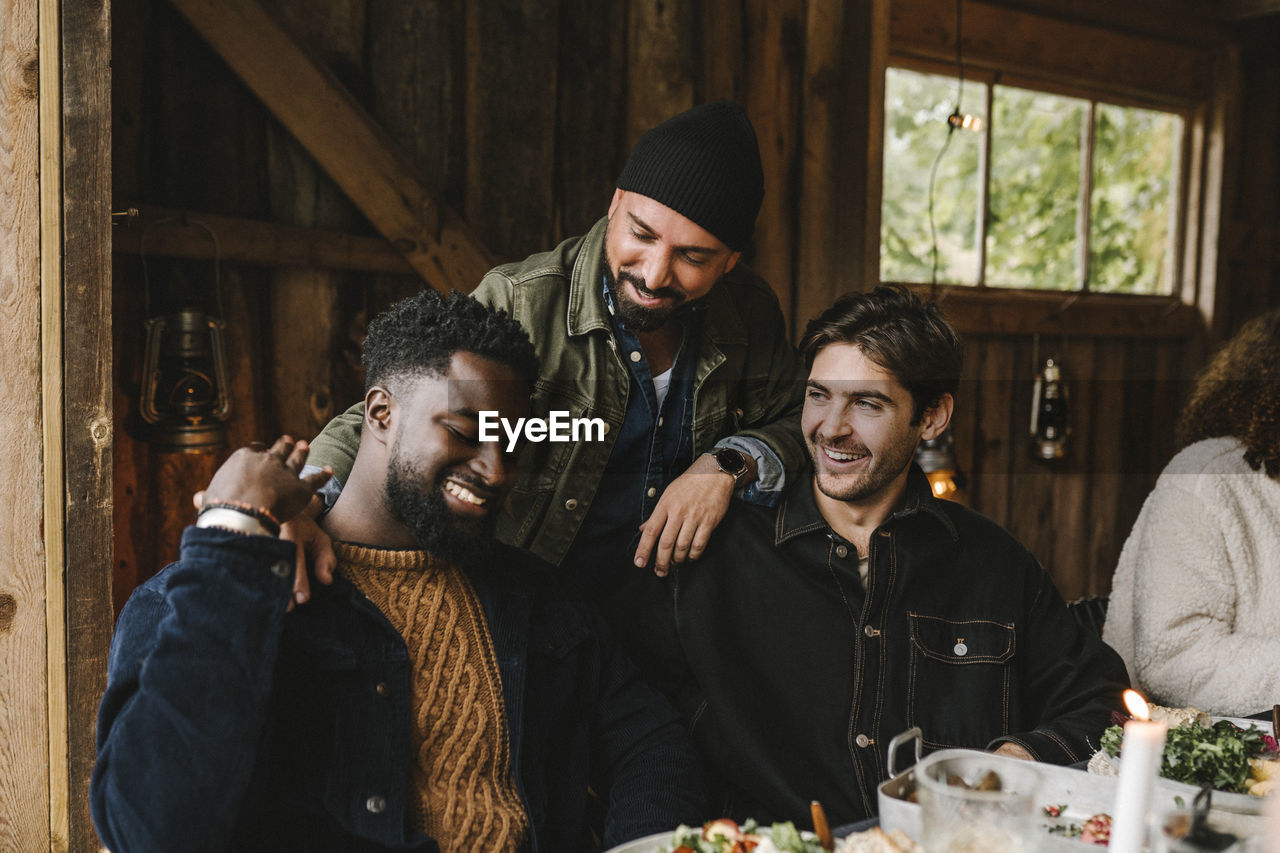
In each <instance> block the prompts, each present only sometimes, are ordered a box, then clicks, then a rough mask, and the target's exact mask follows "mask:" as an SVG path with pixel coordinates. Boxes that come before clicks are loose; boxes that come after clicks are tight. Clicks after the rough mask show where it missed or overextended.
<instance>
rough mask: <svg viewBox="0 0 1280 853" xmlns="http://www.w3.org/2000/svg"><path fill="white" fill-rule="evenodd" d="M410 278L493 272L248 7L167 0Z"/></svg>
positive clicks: (250, 2)
mask: <svg viewBox="0 0 1280 853" xmlns="http://www.w3.org/2000/svg"><path fill="white" fill-rule="evenodd" d="M171 2H172V3H173V5H174V6H175V7H176V8H177V9H178V10H179V11H180V12H181V13H182V14H183V15H185V16H186V18H187V20H189V21H190V22H191V24H192V25H193V26H194V27H195V28H196V30H197V31H199V32H200V34H201V35H202V36H203V37H204V38H205V39H206V40H207V41H208V42H209V44H210V45H211V46H212V47H213V49H214V50H215V51H216V52H217V53H218V55H219V56H221V57H222V58H223V59H224V60H225V61H226V63H227V64H228V65H229V66H230V67H231V68H232V70H234V71H235V72H236V74H238V75H239V76H240V79H242V80H243V81H244V83H245V85H247V86H248V87H249V89H250V90H252V91H253V93H254V94H255V95H257V96H258V98H260V99H261V100H262V102H263V104H264V105H265V106H266V107H267V109H268V110H270V111H271V112H272V113H273V114H274V115H275V116H276V118H278V119H279V120H280V122H281V123H282V124H283V125H284V126H285V127H286V128H288V130H289V132H290V133H292V134H293V135H294V136H295V137H296V138H297V140H298V141H299V142H300V143H301V144H302V145H303V147H305V148H306V149H307V151H308V153H310V154H311V156H312V157H314V158H315V160H316V162H317V163H319V164H320V166H321V167H322V168H323V169H324V170H325V171H326V172H327V173H328V174H329V175H330V176H331V177H332V178H333V179H334V181H335V182H336V183H337V184H338V186H340V187H341V188H342V191H343V192H344V193H346V195H347V196H348V197H349V198H350V199H351V200H352V202H354V203H355V205H356V206H357V207H359V208H360V210H361V211H362V212H363V213H364V215H365V216H366V217H367V218H368V219H369V221H370V222H371V223H372V224H373V226H374V227H375V228H377V229H378V231H379V232H380V233H381V234H382V235H383V236H384V237H386V238H387V241H388V242H389V243H391V245H392V246H393V247H395V249H396V250H397V251H399V252H400V253H401V254H403V255H404V257H405V259H406V260H407V261H408V262H409V264H410V266H412V267H413V268H414V269H415V270H416V271H417V272H418V274H419V275H421V276H422V277H423V279H424V280H425V281H426V282H427V283H428V284H430V285H431V286H432V287H435V288H437V289H439V290H449V289H451V288H452V289H457V290H462V291H467V292H469V291H471V290H472V289H473V288H474V287H475V286H476V285H477V284H479V283H480V279H481V278H482V277H483V276H484V274H485V273H486V272H488V270H489V268H490V267H491V266H493V259H492V258H491V257H490V255H489V253H488V251H487V250H486V249H485V248H484V246H483V245H482V244H481V242H480V240H479V238H477V237H476V235H475V234H474V233H472V231H471V229H470V228H469V227H468V226H467V225H466V223H464V222H463V221H462V219H461V218H460V217H459V216H458V215H457V214H456V213H455V212H454V211H453V210H451V209H450V208H449V207H448V206H447V205H445V204H444V203H443V202H441V201H440V200H438V199H437V198H435V197H434V196H433V195H432V194H431V192H429V191H428V189H427V187H426V186H424V184H423V182H422V181H421V180H420V179H419V178H418V177H417V175H416V174H415V173H414V170H413V168H412V167H411V166H410V165H409V164H408V163H407V162H406V161H405V159H404V158H403V157H401V156H400V154H399V153H398V151H397V150H396V149H395V148H394V146H393V145H392V144H391V143H390V142H389V141H388V140H387V138H386V137H385V135H384V134H383V133H382V131H381V129H380V128H379V127H378V126H377V124H376V123H375V122H374V121H373V119H372V118H371V117H370V116H369V114H368V113H367V112H365V110H364V108H363V107H361V106H360V104H359V103H357V102H356V100H355V99H354V98H353V97H352V96H351V95H350V93H348V92H347V91H346V89H345V88H343V86H342V84H341V83H340V82H338V80H337V79H336V78H335V77H334V76H333V75H332V74H331V73H330V72H329V71H328V70H327V69H325V68H324V67H323V66H322V65H320V64H319V63H318V62H316V61H315V60H314V59H312V58H311V56H310V55H309V54H308V53H306V52H305V51H304V50H303V49H302V48H301V47H300V46H299V45H298V44H297V43H296V42H295V41H294V40H293V39H292V38H290V36H289V34H288V33H287V32H285V30H284V29H283V28H282V27H281V26H280V25H279V24H278V23H277V22H276V20H275V19H274V18H272V17H271V16H270V15H269V14H267V12H266V11H265V10H264V9H263V8H262V6H261V5H260V4H259V3H258V2H257V0H171Z"/></svg>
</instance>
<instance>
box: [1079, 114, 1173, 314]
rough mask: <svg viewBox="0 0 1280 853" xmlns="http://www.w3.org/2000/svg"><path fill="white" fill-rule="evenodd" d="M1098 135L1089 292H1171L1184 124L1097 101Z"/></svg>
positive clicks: (1095, 144)
mask: <svg viewBox="0 0 1280 853" xmlns="http://www.w3.org/2000/svg"><path fill="white" fill-rule="evenodd" d="M1093 133H1094V137H1093V139H1094V150H1093V198H1092V200H1091V218H1090V231H1089V289H1090V290H1096V291H1100V292H1104V293H1158V294H1166V295H1167V294H1170V293H1173V240H1174V225H1175V217H1176V215H1177V205H1176V204H1175V199H1176V198H1177V185H1178V164H1179V163H1181V161H1182V160H1181V147H1182V119H1181V118H1180V117H1178V116H1176V115H1171V114H1169V113H1161V112H1156V111H1154V110H1140V109H1136V108H1132V107H1117V106H1113V105H1110V104H1099V105H1098V107H1097V110H1096V113H1095V116H1094V131H1093Z"/></svg>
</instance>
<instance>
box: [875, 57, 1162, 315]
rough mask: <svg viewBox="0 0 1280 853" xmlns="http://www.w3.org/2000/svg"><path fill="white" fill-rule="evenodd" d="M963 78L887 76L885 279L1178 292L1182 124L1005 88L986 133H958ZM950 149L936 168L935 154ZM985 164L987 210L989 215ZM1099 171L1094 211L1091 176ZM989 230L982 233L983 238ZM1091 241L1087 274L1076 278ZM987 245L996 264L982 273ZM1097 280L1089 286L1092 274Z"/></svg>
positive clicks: (976, 107)
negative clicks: (951, 124) (950, 122)
mask: <svg viewBox="0 0 1280 853" xmlns="http://www.w3.org/2000/svg"><path fill="white" fill-rule="evenodd" d="M956 95H957V84H956V80H955V79H954V78H951V77H947V76H943V75H937V74H923V73H919V72H915V71H908V70H905V69H899V68H891V69H889V73H888V75H887V77H886V80H885V146H884V194H883V206H882V211H881V245H880V277H881V278H882V279H883V280H885V281H921V282H927V281H931V280H933V265H934V258H933V245H934V241H933V239H932V237H931V234H930V229H929V174H930V170H931V169H932V168H933V166H934V163H935V161H936V160H937V162H938V167H937V175H936V178H935V182H934V183H935V186H934V190H933V197H934V202H933V218H934V224H935V227H936V232H937V255H938V257H937V280H938V281H939V282H943V283H957V284H979V283H981V284H986V285H990V286H997V287H1019V288H1033V289H1049V290H1075V289H1078V288H1079V287H1080V286H1081V281H1082V279H1086V278H1087V283H1086V287H1087V288H1088V289H1089V290H1093V291H1098V292H1108V293H1144V294H1168V293H1171V292H1172V291H1173V265H1172V263H1171V259H1172V256H1173V248H1174V240H1173V235H1174V234H1175V233H1176V232H1175V222H1176V215H1177V194H1178V181H1177V175H1178V169H1179V167H1180V164H1181V156H1182V155H1181V140H1182V133H1183V130H1182V127H1183V125H1182V119H1181V118H1180V117H1178V116H1177V115H1174V114H1171V113H1162V112H1158V111H1155V110H1145V109H1138V108H1132V107H1121V106H1116V105H1112V104H1105V103H1101V102H1093V104H1092V107H1093V123H1092V143H1093V144H1092V150H1091V151H1090V146H1089V143H1090V136H1089V134H1090V130H1091V128H1090V106H1091V104H1090V102H1089V101H1087V100H1082V99H1080V98H1072V97H1066V96H1061V95H1055V94H1050V93H1047V92H1038V91H1031V90H1028V89H1021V88H1015V87H1011V86H1003V85H997V86H995V87H994V88H993V90H992V97H991V103H992V110H993V113H994V115H993V116H992V120H991V125H990V138H991V150H990V155H989V158H988V157H987V152H986V151H984V148H985V143H986V134H985V133H972V132H966V131H959V130H957V131H953V132H951V133H950V139H949V140H948V126H947V122H946V119H947V116H948V115H949V114H950V113H951V111H952V109H953V108H954V107H955V101H956ZM986 100H987V92H986V86H985V85H984V84H982V83H980V82H972V81H966V83H965V90H964V104H963V109H964V112H966V113H969V114H972V115H975V116H977V117H979V118H980V119H982V121H983V122H985V121H986V116H985V115H984V107H985V104H986ZM944 145H946V150H945V152H944V153H943V154H942V157H941V160H938V155H939V151H942V149H943V146H944ZM984 161H985V162H986V170H985V174H986V180H987V192H988V206H987V211H986V221H985V223H984V222H983V216H982V211H981V202H980V199H981V197H982V181H983V179H984V168H983V167H984ZM1090 162H1091V165H1092V171H1091V191H1090V195H1089V199H1088V204H1087V210H1086V211H1084V212H1083V213H1084V214H1085V215H1082V211H1081V210H1080V206H1081V200H1082V198H1083V196H1084V191H1085V182H1084V180H1083V176H1084V174H1085V171H1084V169H1085V164H1086V163H1090ZM984 226H985V227H984ZM1086 233H1087V234H1088V269H1087V270H1082V269H1081V268H1080V265H1081V259H1082V257H1083V255H1084V254H1085V252H1084V250H1083V245H1082V244H1083V243H1084V235H1085V234H1086ZM979 240H984V241H985V249H986V265H985V268H984V269H979V259H980V256H979V252H978V245H979ZM1086 273H1087V275H1086Z"/></svg>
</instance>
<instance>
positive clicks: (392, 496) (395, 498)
mask: <svg viewBox="0 0 1280 853" xmlns="http://www.w3.org/2000/svg"><path fill="white" fill-rule="evenodd" d="M398 449H399V448H394V449H393V451H392V458H391V463H390V464H389V465H388V466H387V483H386V496H387V508H388V509H389V510H390V511H391V514H392V516H394V517H395V519H396V520H397V521H399V522H400V523H401V524H403V525H405V526H406V527H408V528H409V529H410V530H411V531H413V536H414V539H416V540H417V541H418V546H419V547H420V548H422V550H424V551H426V552H427V553H428V554H431V555H432V556H433V557H437V558H439V559H441V560H445V561H447V562H450V563H453V564H454V565H457V566H460V567H462V568H468V567H472V566H479V565H482V564H484V563H486V562H488V561H492V560H493V559H494V558H495V557H496V556H497V553H498V540H497V538H496V537H495V536H494V533H493V528H494V522H495V516H494V514H493V513H490V514H489V515H487V516H485V518H483V519H478V520H475V521H470V520H464V519H460V518H458V516H456V515H454V514H453V513H452V512H451V511H450V510H449V507H448V505H447V504H445V500H444V490H443V488H442V487H443V485H444V482H443V479H441V480H440V481H439V482H435V483H424V482H422V480H421V478H420V477H418V476H417V475H416V473H415V472H414V471H413V469H412V468H410V467H409V466H408V465H407V464H406V463H405V462H404V460H403V458H402V457H401V456H400V454H399V453H398V452H397V451H398ZM454 477H455V479H457V480H459V481H461V482H463V483H466V482H467V481H466V479H465V478H463V477H459V476H457V475H456V474H455V475H454ZM491 500H492V498H491Z"/></svg>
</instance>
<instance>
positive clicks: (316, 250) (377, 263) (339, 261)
mask: <svg viewBox="0 0 1280 853" xmlns="http://www.w3.org/2000/svg"><path fill="white" fill-rule="evenodd" d="M133 209H134V210H137V211H138V215H137V216H136V217H127V218H126V217H117V224H116V227H115V228H114V229H112V232H111V236H112V251H113V252H115V253H116V254H128V255H137V254H140V252H141V249H142V242H143V241H142V238H143V235H144V234H145V235H146V245H145V248H146V252H147V257H149V258H194V259H197V260H212V259H213V254H214V253H213V241H212V240H211V239H210V237H209V231H212V232H213V233H214V234H215V235H216V236H217V240H218V257H219V259H220V260H221V261H223V262H224V263H242V264H254V265H258V266H267V267H287V266H296V267H318V268H322V269H335V270H357V271H360V272H385V273H412V272H413V271H414V270H413V267H411V266H409V262H408V260H407V259H405V257H404V256H403V255H401V254H400V253H399V252H397V251H396V250H395V249H394V248H392V247H391V245H390V244H389V243H387V241H385V240H382V239H380V238H378V237H357V236H354V235H351V234H341V233H338V232H336V231H324V230H321V229H318V228H304V227H302V226H300V225H281V224H279V223H277V222H262V221H259V220H253V219H241V218H238V217H234V216H220V215H218V214H214V213H203V212H196V211H184V210H174V209H172V208H167V207H157V206H156V205H151V204H145V203H144V204H139V205H135V206H134V207H133ZM120 220H123V221H120ZM203 226H208V228H209V230H208V231H206V230H205V228H204V227H203Z"/></svg>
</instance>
